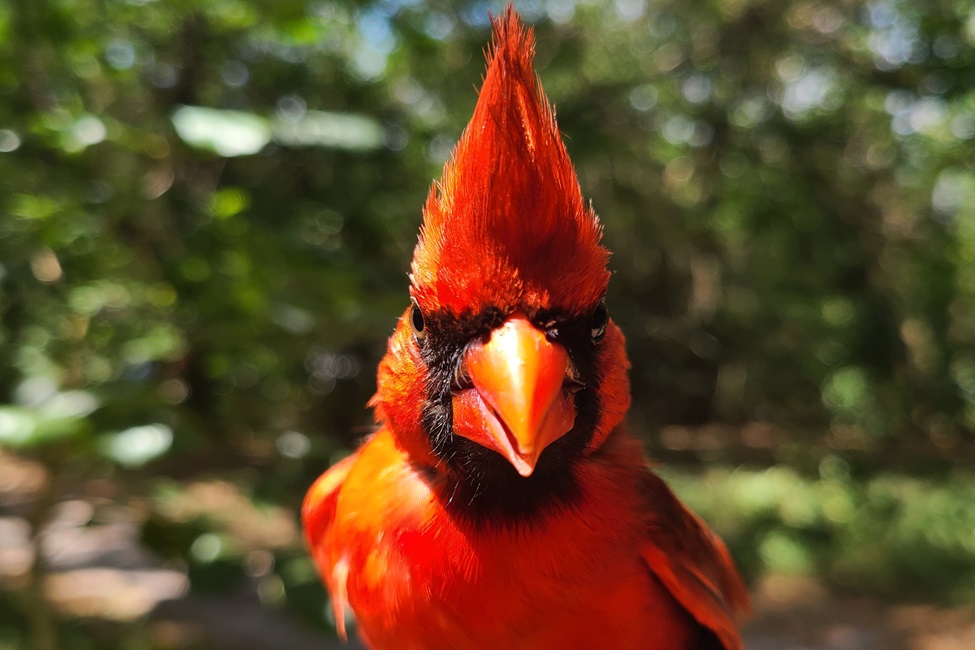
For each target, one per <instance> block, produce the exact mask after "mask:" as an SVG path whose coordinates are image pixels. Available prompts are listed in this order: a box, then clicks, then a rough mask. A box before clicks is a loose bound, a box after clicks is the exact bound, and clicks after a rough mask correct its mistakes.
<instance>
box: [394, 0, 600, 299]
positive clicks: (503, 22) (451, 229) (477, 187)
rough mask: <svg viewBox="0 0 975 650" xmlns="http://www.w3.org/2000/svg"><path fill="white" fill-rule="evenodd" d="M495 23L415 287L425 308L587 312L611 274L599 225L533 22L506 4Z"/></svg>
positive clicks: (432, 200) (433, 210) (429, 212)
mask: <svg viewBox="0 0 975 650" xmlns="http://www.w3.org/2000/svg"><path fill="white" fill-rule="evenodd" d="M492 23H493V25H494V38H493V43H492V47H491V48H490V49H489V50H488V52H487V59H488V67H487V73H486V75H485V77H484V84H483V86H482V87H481V92H480V96H479V97H478V101H477V106H476V107H475V109H474V116H473V117H472V118H471V122H470V124H468V125H467V128H466V129H465V130H464V133H463V135H462V136H461V139H460V142H459V143H458V145H457V148H456V150H455V151H454V154H453V158H452V159H451V161H450V162H448V163H447V165H446V166H445V168H444V174H443V178H442V179H441V180H440V182H439V183H436V184H434V186H433V187H432V188H431V189H430V194H429V196H428V198H427V201H426V205H425V206H424V210H423V226H422V228H421V231H420V240H419V243H418V244H417V247H416V250H415V252H414V256H413V266H412V273H411V279H412V285H413V286H412V289H411V293H412V295H413V298H414V299H415V300H417V301H418V302H419V303H420V305H421V307H423V308H424V309H430V310H446V311H449V312H452V313H454V314H461V313H463V312H465V311H466V312H470V311H477V310H478V309H480V308H482V307H486V306H496V307H500V308H502V309H514V308H516V307H518V306H519V305H526V306H533V307H555V308H561V309H566V310H568V311H571V312H579V311H582V310H583V309H588V308H591V307H592V305H593V304H594V303H595V302H596V301H598V300H599V299H600V297H601V296H602V295H603V294H604V293H605V291H606V286H607V284H608V282H609V272H608V271H607V270H606V261H607V258H608V255H609V254H608V252H607V251H606V249H604V248H603V247H601V246H600V244H599V242H600V238H601V236H602V227H601V226H600V224H599V220H598V218H597V217H596V215H595V213H594V212H593V211H592V208H591V207H590V206H588V205H587V204H586V203H585V202H584V201H583V198H582V193H581V191H580V188H579V181H578V179H577V178H576V173H575V169H574V168H573V166H572V162H571V161H570V160H569V156H568V154H567V152H566V150H565V145H564V144H563V142H562V138H561V135H560V134H559V130H558V125H557V124H556V121H555V114H554V111H553V109H552V107H551V105H550V104H549V102H548V99H547V98H546V97H545V94H544V92H543V90H542V87H541V83H540V82H539V81H538V79H537V77H536V75H535V71H534V69H533V67H532V60H533V58H534V55H535V37H534V33H533V31H532V30H531V28H526V27H524V26H523V25H522V24H521V23H520V21H519V18H518V15H517V14H516V13H515V12H514V10H513V9H512V8H511V7H510V5H509V7H508V9H507V10H506V11H505V13H504V15H502V16H500V17H495V18H493V19H492Z"/></svg>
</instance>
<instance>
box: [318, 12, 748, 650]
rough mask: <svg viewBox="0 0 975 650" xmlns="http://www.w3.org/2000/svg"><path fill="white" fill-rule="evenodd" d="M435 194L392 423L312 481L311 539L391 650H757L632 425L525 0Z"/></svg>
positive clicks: (700, 528)
mask: <svg viewBox="0 0 975 650" xmlns="http://www.w3.org/2000/svg"><path fill="white" fill-rule="evenodd" d="M492 22H493V25H494V38H493V44H492V47H491V48H490V49H489V51H488V54H487V58H488V68H487V74H486V76H485V79H484V84H483V87H482V90H481V93H480V96H479V99H478V102H477V106H476V108H475V109H474V116H473V118H472V119H471V122H470V124H469V125H468V126H467V129H466V130H465V131H464V133H463V135H462V137H461V139H460V142H459V144H458V145H457V148H456V151H455V152H454V155H453V158H452V160H451V161H450V162H449V163H448V164H447V165H446V169H445V170H444V174H443V178H442V179H441V180H440V182H439V183H438V184H434V186H433V187H432V188H431V190H430V194H429V196H428V198H427V201H426V205H425V207H424V211H423V226H422V229H421V231H420V238H419V243H418V244H417V247H416V250H415V253H414V257H413V264H412V272H411V274H410V296H411V298H412V301H411V304H410V306H409V307H408V308H407V309H406V311H405V313H404V314H403V315H402V317H401V318H400V320H399V324H398V326H397V327H396V330H395V332H394V333H393V336H392V338H391V339H390V341H389V346H388V350H387V352H386V356H385V357H384V358H383V360H382V362H381V364H380V366H379V376H378V389H377V393H376V395H375V397H374V398H373V399H372V401H371V402H370V404H371V406H373V407H374V409H375V412H376V416H377V421H378V423H379V425H380V428H379V430H378V432H377V433H375V434H374V435H373V436H372V437H371V438H369V440H368V441H367V442H365V444H363V445H362V447H360V448H359V450H358V451H357V452H356V453H355V454H353V455H352V456H350V457H348V458H346V459H345V460H343V461H341V462H339V463H338V464H336V465H334V466H333V467H332V468H331V469H329V470H328V471H327V472H325V473H324V474H323V475H322V476H321V477H320V478H319V479H318V480H317V481H316V482H315V484H314V485H313V486H312V487H311V489H310V490H309V492H308V495H307V496H306V498H305V501H304V506H303V509H302V520H303V524H304V530H305V535H306V539H307V542H308V545H309V548H310V549H311V553H312V556H313V558H314V560H315V563H316V564H317V566H318V569H319V571H320V572H321V575H322V577H323V580H324V581H325V583H326V585H327V586H328V589H329V591H330V592H331V596H332V599H333V603H334V610H335V618H336V622H337V624H338V629H339V633H340V634H341V635H342V636H343V637H344V636H345V623H344V621H345V613H346V608H347V607H351V609H352V610H353V612H354V614H355V617H356V619H357V621H358V630H359V633H360V635H361V637H362V639H363V641H364V642H365V643H366V645H368V646H369V647H371V648H375V649H376V650H382V649H390V650H411V649H416V650H438V649H443V650H465V649H472V650H473V649H482V648H483V649H491V650H494V649H504V650H511V649H519V648H523V649H525V650H548V649H552V650H555V649H559V650H566V649H568V650H571V649H573V648H579V649H585V650H595V649H596V648H613V649H614V650H625V649H630V648H632V649H637V648H639V649H641V650H655V649H667V650H690V649H692V648H693V649H715V650H718V649H723V650H739V649H741V648H743V646H742V642H741V638H740V636H739V632H738V624H739V623H740V621H741V619H742V617H743V615H744V614H745V613H746V610H747V609H748V596H747V593H746V591H745V588H744V586H743V584H742V581H741V578H740V577H739V575H738V573H737V571H736V569H735V567H734V564H733V562H732V560H731V558H730V556H729V554H728V551H727V550H726V549H725V546H724V544H723V543H722V542H721V540H719V539H718V538H717V537H716V536H715V535H714V534H713V533H712V532H711V531H710V530H709V529H708V528H707V526H706V525H705V524H704V523H703V522H702V521H701V520H700V519H698V518H697V517H696V516H695V515H693V514H692V513H691V512H690V511H688V510H687V509H686V508H685V507H684V506H683V505H682V504H681V503H680V501H678V500H677V498H676V497H675V496H674V494H673V493H672V492H671V491H670V489H668V488H667V486H666V485H665V484H664V483H663V482H662V481H661V479H660V478H658V477H657V476H656V475H654V474H653V473H652V472H651V471H650V469H649V467H648V461H647V459H646V457H645V456H644V454H643V451H642V449H641V446H640V445H639V444H638V443H637V442H636V441H635V440H634V439H633V438H631V437H630V435H629V434H628V433H627V432H626V431H625V430H624V429H623V428H622V426H621V424H620V423H621V421H622V419H623V416H624V415H625V413H626V411H627V409H628V408H629V404H630V396H629V382H628V379H627V369H628V367H629V362H628V361H627V357H626V352H625V350H624V343H623V335H622V333H621V332H620V330H619V328H618V327H617V326H616V325H615V324H614V323H613V321H612V320H611V319H610V318H609V314H608V312H607V308H606V304H605V302H604V299H605V294H606V288H607V284H608V281H609V272H608V271H607V270H606V263H607V257H608V252H607V251H606V249H604V248H603V247H602V246H601V245H600V239H601V236H602V229H601V226H600V224H599V221H598V219H597V217H596V215H595V214H594V212H593V211H592V208H591V207H590V206H588V205H587V204H586V203H585V202H584V201H583V199H582V196H581V192H580V188H579V183H578V180H577V178H576V174H575V170H574V169H573V167H572V163H571V162H570V161H569V158H568V155H567V153H566V150H565V146H564V144H563V142H562V139H561V137H560V134H559V131H558V128H557V125H556V122H555V116H554V113H553V110H552V107H551V106H550V104H549V103H548V100H547V99H546V97H545V95H544V94H543V92H542V89H541V86H540V83H539V82H538V80H537V79H536V76H535V73H534V70H533V68H532V59H533V58H534V48H535V44H534V36H533V32H532V30H531V29H530V28H525V27H523V26H522V25H521V23H520V21H519V18H518V16H517V14H516V13H515V12H514V11H513V10H512V9H511V7H510V6H509V7H508V9H507V11H506V12H505V13H504V14H503V15H502V16H501V17H498V18H494V19H493V20H492Z"/></svg>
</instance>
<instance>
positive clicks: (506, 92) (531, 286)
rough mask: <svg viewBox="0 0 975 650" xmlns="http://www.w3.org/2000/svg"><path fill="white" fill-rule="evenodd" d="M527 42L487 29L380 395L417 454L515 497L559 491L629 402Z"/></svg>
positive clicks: (603, 283)
mask: <svg viewBox="0 0 975 650" xmlns="http://www.w3.org/2000/svg"><path fill="white" fill-rule="evenodd" d="M534 48H535V43H534V36H533V33H532V31H531V29H528V28H525V27H523V26H522V25H521V24H520V23H519V20H518V17H517V15H516V14H515V13H514V11H513V10H511V9H510V8H509V9H508V11H507V12H506V13H505V14H504V15H503V16H501V17H499V18H496V19H494V41H493V44H492V47H491V48H490V50H489V51H488V54H487V58H488V68H487V73H486V75H485V78H484V84H483V86H482V89H481V92H480V96H479V98H478V101H477V106H476V108H475V109H474V116H473V118H472V119H471V122H470V124H469V125H468V126H467V128H466V130H465V131H464V133H463V135H462V136H461V139H460V142H459V143H458V145H457V148H456V150H455V151H454V154H453V157H452V159H451V160H450V162H448V163H447V165H446V167H445V169H444V173H443V177H442V179H441V180H440V182H439V183H435V184H434V186H433V187H432V188H431V190H430V194H429V197H428V198H427V201H426V205H425V207H424V211H423V226H422V228H421V231H420V238H419V243H418V244H417V247H416V250H415V253H414V256H413V264H412V272H411V274H410V280H411V287H410V295H411V298H412V304H411V305H410V307H409V308H408V309H407V310H406V312H405V313H404V315H403V317H402V318H401V320H400V324H399V326H398V328H397V330H396V333H395V334H394V336H393V337H392V339H391V340H390V345H389V351H388V353H387V355H386V358H385V359H384V361H383V363H382V365H381V367H380V377H379V392H378V394H377V398H376V401H375V404H376V406H377V409H378V411H379V414H380V417H382V418H384V419H385V420H387V421H388V422H389V423H390V424H391V425H392V428H393V430H394V431H395V432H396V434H397V436H398V438H399V440H400V442H401V444H402V445H403V446H404V448H406V449H407V450H408V451H409V452H410V453H411V454H412V455H414V456H415V457H417V458H419V459H426V460H427V461H429V463H430V464H431V466H435V467H443V468H446V469H447V471H452V472H455V473H459V474H462V475H468V476H470V477H472V478H473V479H476V480H477V481H478V482H481V481H482V480H487V479H489V478H490V477H491V476H493V475H495V474H498V475H503V476H505V477H506V480H508V482H509V484H510V483H512V482H515V483H517V482H518V481H521V483H520V484H519V489H523V488H525V487H526V486H527V485H530V484H532V483H533V481H534V482H537V483H544V482H546V481H549V482H551V481H554V482H556V483H557V482H558V481H559V478H558V477H559V476H561V475H563V474H565V473H567V471H568V467H567V466H568V465H571V463H572V462H573V460H574V459H576V458H579V457H582V456H584V455H585V454H587V453H591V452H592V451H593V450H595V449H597V448H598V447H599V446H600V445H601V444H602V441H603V440H604V439H605V437H606V436H607V435H608V434H609V432H610V431H611V430H612V429H613V428H614V427H616V426H617V425H618V424H619V422H620V420H621V419H622V417H623V415H624V413H625V412H626V409H627V408H628V406H629V385H628V380H627V376H626V370H627V367H628V363H627V360H626V354H625V351H624V345H623V336H622V334H621V333H620V331H619V329H618V328H617V327H616V325H615V324H614V323H613V322H612V320H610V318H609V314H608V311H607V308H606V303H605V294H606V288H607V285H608V282H609V275H610V274H609V272H608V271H607V269H606V263H607V258H608V256H609V254H608V252H607V251H606V249H605V248H603V247H602V246H601V245H600V239H601V236H602V228H601V226H600V224H599V220H598V218H597V217H596V215H595V213H594V212H593V210H592V208H591V207H590V206H589V205H588V204H587V203H586V202H585V201H584V200H583V198H582V194H581V192H580V188H579V182H578V179H577V178H576V173H575V169H574V168H573V166H572V163H571V161H570V160H569V157H568V154H567V153H566V150H565V145H564V144H563V142H562V138H561V136H560V134H559V130H558V126H557V124H556V121H555V115H554V113H553V110H552V107H551V105H550V104H549V103H548V100H547V99H546V97H545V95H544V93H543V91H542V89H541V85H540V83H539V81H538V79H537V78H536V75H535V72H534V70H533V68H532V59H533V57H534ZM515 472H516V473H517V474H515ZM518 475H520V476H518ZM522 477H530V480H529V478H524V479H523V478H522Z"/></svg>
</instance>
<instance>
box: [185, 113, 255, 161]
mask: <svg viewBox="0 0 975 650" xmlns="http://www.w3.org/2000/svg"><path fill="white" fill-rule="evenodd" d="M172 121H173V126H174V127H175V128H176V133H177V134H179V137H180V138H182V139H183V142H185V143H186V144H188V145H190V146H192V147H196V148H198V149H206V150H209V151H213V152H215V153H217V154H219V155H221V156H224V157H227V158H232V157H234V156H249V155H251V154H255V153H257V152H258V151H260V150H261V149H263V148H264V145H266V144H267V143H268V142H270V141H271V127H270V125H269V123H268V121H267V120H266V119H264V118H262V117H260V116H258V115H254V114H253V113H245V112H243V111H231V110H220V109H216V108H205V107H203V106H181V107H180V108H178V109H176V112H175V113H173V116H172Z"/></svg>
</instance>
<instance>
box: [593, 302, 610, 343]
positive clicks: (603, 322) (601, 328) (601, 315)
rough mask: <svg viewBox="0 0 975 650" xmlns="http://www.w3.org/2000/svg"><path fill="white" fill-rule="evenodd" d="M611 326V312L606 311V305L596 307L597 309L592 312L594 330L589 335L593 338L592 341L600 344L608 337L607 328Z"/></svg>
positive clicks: (600, 304)
mask: <svg viewBox="0 0 975 650" xmlns="http://www.w3.org/2000/svg"><path fill="white" fill-rule="evenodd" d="M607 325H609V310H608V309H606V303H604V302H601V303H599V304H598V305H596V309H595V310H594V311H593V312H592V329H591V330H590V331H589V335H590V336H592V340H593V341H595V342H597V343H598V342H599V341H601V340H602V339H603V337H604V336H605V335H606V326H607Z"/></svg>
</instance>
